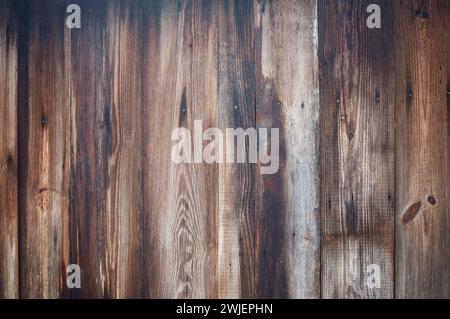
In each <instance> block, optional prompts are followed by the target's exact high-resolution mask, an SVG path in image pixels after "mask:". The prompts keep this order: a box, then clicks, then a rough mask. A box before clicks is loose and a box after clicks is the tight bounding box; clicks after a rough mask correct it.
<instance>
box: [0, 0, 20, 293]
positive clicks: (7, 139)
mask: <svg viewBox="0 0 450 319" xmlns="http://www.w3.org/2000/svg"><path fill="white" fill-rule="evenodd" d="M17 32H18V25H17V16H16V14H15V12H14V10H13V8H12V7H11V6H10V3H9V2H8V1H4V0H2V1H0V114H1V116H2V122H1V125H0V298H17V297H18V296H19V256H18V253H19V240H18V234H19V233H18V225H19V223H18V207H17V206H18V202H17V80H18V79H17V77H18V74H17V67H18V66H17V62H18V56H17V54H18V52H17V45H18V39H17Z"/></svg>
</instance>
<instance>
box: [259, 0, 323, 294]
mask: <svg viewBox="0 0 450 319" xmlns="http://www.w3.org/2000/svg"><path fill="white" fill-rule="evenodd" d="M255 23H256V28H257V31H256V32H257V44H256V70H257V71H256V79H257V80H256V125H257V127H258V128H271V127H274V128H279V130H280V132H279V134H280V149H279V152H280V163H279V165H280V167H279V171H278V172H277V174H274V175H260V174H259V171H260V170H261V167H259V171H258V173H257V176H256V177H257V209H256V219H257V223H256V227H257V228H256V229H257V242H256V254H257V259H256V276H257V279H256V281H257V282H256V285H257V287H256V289H257V296H258V297H262V298H287V297H290V298H317V297H319V296H320V238H319V221H320V213H319V193H318V187H319V184H318V153H317V145H318V144H317V142H318V126H319V125H318V123H319V122H318V121H319V78H318V58H317V49H318V33H317V2H316V1H314V0H311V1H294V0H287V1H259V2H258V4H257V5H255ZM260 138H261V137H260ZM260 151H262V150H260Z"/></svg>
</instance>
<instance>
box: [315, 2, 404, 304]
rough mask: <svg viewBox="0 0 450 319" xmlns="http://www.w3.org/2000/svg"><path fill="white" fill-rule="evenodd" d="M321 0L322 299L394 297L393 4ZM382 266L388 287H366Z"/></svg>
mask: <svg viewBox="0 0 450 319" xmlns="http://www.w3.org/2000/svg"><path fill="white" fill-rule="evenodd" d="M391 3H392V2H390V1H382V2H381V6H382V7H383V10H382V14H383V20H382V21H383V24H382V28H381V29H369V28H367V26H366V17H367V16H368V14H367V13H366V8H367V6H368V5H369V4H370V1H331V0H322V1H320V7H319V13H320V16H321V20H320V35H321V44H320V51H321V52H320V64H321V88H320V90H321V127H320V128H321V143H320V158H321V166H320V178H321V196H320V199H321V212H322V217H321V221H322V234H321V235H322V261H321V265H322V296H323V297H324V298H391V297H392V296H393V294H394V281H393V280H394V277H393V276H394V213H395V211H394V210H395V144H394V143H395V140H394V137H395V136H394V98H395V96H394V88H393V85H394V83H395V79H394V78H393V77H392V75H391V74H392V72H391V71H392V70H393V68H394V67H395V65H394V63H393V61H394V60H393V57H392V53H391V52H392V47H393V39H392V17H391V14H392V9H393V8H392V7H391ZM372 264H377V265H379V266H380V268H381V288H379V289H370V288H369V287H368V286H367V285H366V279H367V277H368V275H369V273H368V268H367V267H368V266H369V265H372Z"/></svg>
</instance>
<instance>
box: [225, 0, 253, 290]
mask: <svg viewBox="0 0 450 319" xmlns="http://www.w3.org/2000/svg"><path fill="white" fill-rule="evenodd" d="M220 4H221V5H220V7H219V27H218V28H219V39H218V41H219V83H218V84H219V124H220V129H221V130H222V132H223V133H226V129H227V128H242V129H244V130H247V129H248V128H253V129H254V128H255V126H256V125H255V68H254V65H255V49H254V24H253V19H252V17H253V4H254V3H253V2H252V1H220ZM229 142H231V141H228V140H227V143H229ZM235 143H237V142H235ZM235 145H236V144H235ZM226 154H227V152H224V155H225V156H226ZM234 155H235V158H236V153H234ZM255 170H256V163H248V162H247V163H234V164H231V163H228V164H226V163H224V164H221V165H220V168H219V181H218V184H219V210H218V212H219V217H218V218H219V225H218V276H219V277H218V280H219V297H220V298H254V297H255V275H254V273H255V272H254V270H255V194H256V189H255Z"/></svg>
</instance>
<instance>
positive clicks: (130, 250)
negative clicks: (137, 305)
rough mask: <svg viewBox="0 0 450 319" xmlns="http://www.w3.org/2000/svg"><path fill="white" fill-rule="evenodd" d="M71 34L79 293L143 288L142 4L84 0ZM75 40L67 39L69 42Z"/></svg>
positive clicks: (74, 259)
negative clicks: (80, 278)
mask: <svg viewBox="0 0 450 319" xmlns="http://www.w3.org/2000/svg"><path fill="white" fill-rule="evenodd" d="M79 5H80V7H81V10H82V28H81V29H80V30H76V29H74V30H73V31H72V32H71V39H70V42H69V43H68V44H67V46H66V53H67V55H69V56H70V58H71V64H70V80H69V81H70V92H71V96H70V114H71V118H70V122H71V124H70V137H71V140H70V141H71V152H70V170H71V184H70V198H71V202H70V204H71V205H70V208H71V210H70V212H71V263H76V264H79V265H80V268H81V274H82V288H81V289H75V290H73V297H81V298H138V297H142V296H143V294H144V286H143V284H144V283H143V281H142V280H141V277H142V276H143V246H142V245H143V214H144V211H143V208H142V201H143V188H142V178H143V177H142V162H143V152H142V139H143V136H142V126H143V124H142V120H143V117H142V116H141V112H142V108H143V107H144V105H143V104H142V95H143V94H142V82H141V77H142V74H141V71H142V70H143V69H142V58H141V57H142V54H141V46H142V43H141V39H140V37H141V36H142V35H144V34H146V31H145V30H142V19H143V17H142V8H141V5H142V3H141V2H139V1H133V2H120V1H96V2H95V4H94V3H92V2H90V1H81V2H79ZM68 41H69V40H68Z"/></svg>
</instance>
